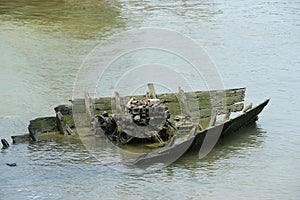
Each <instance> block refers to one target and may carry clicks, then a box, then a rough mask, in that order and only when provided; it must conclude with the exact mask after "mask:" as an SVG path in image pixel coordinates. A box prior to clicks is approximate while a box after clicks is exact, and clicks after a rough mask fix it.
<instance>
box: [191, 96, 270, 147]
mask: <svg viewBox="0 0 300 200" xmlns="http://www.w3.org/2000/svg"><path fill="white" fill-rule="evenodd" d="M269 101H270V99H267V100H265V101H264V102H262V103H261V104H259V105H257V106H256V107H254V108H252V109H250V110H249V111H247V112H244V113H242V114H241V115H239V116H237V117H235V118H232V119H230V120H228V121H226V122H224V123H223V124H220V125H217V126H213V127H210V128H207V129H205V130H203V131H201V132H198V133H196V136H195V138H194V141H193V143H192V144H191V146H190V148H189V149H188V151H199V150H200V147H201V145H202V143H203V141H204V138H205V136H206V134H207V133H208V131H212V132H213V131H214V129H217V128H219V127H220V126H222V125H223V128H222V132H221V134H220V136H225V135H228V134H230V133H233V132H236V131H238V130H240V129H241V128H244V127H246V126H248V125H250V124H252V123H253V122H255V121H256V120H257V119H258V115H259V114H260V113H261V112H262V110H263V109H264V107H265V106H266V105H267V104H268V103H269Z"/></svg>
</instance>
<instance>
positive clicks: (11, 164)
mask: <svg viewBox="0 0 300 200" xmlns="http://www.w3.org/2000/svg"><path fill="white" fill-rule="evenodd" d="M6 165H8V166H10V167H15V166H17V163H6Z"/></svg>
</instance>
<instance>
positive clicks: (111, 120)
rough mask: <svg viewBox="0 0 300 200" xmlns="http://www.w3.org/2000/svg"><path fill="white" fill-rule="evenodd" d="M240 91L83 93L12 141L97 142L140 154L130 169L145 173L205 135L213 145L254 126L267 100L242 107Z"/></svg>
mask: <svg viewBox="0 0 300 200" xmlns="http://www.w3.org/2000/svg"><path fill="white" fill-rule="evenodd" d="M245 91H246V89H245V88H234V89H226V90H222V91H221V90H210V91H196V92H184V91H183V90H182V89H181V88H180V87H179V91H178V93H165V94H156V92H155V89H154V85H153V84H152V83H149V84H148V92H147V93H146V94H145V95H136V96H124V97H121V96H120V95H119V93H118V92H117V91H116V92H115V96H114V97H101V98H91V97H90V95H89V94H88V93H86V94H85V98H82V99H74V100H72V101H71V104H69V105H59V106H57V107H56V108H55V109H54V110H55V114H56V115H55V116H53V117H44V118H37V119H34V120H32V121H30V124H29V126H28V130H29V134H27V135H23V136H13V137H12V138H13V141H14V142H15V143H17V142H19V141H24V139H25V140H28V139H29V140H32V141H37V140H41V139H43V138H48V137H51V136H53V135H64V136H66V135H68V136H69V135H71V136H74V137H77V136H78V135H79V136H83V135H93V136H102V137H105V138H107V139H108V140H109V141H110V142H111V143H113V144H115V145H116V146H118V147H120V148H126V147H128V146H133V147H136V148H140V149H143V150H145V151H142V152H143V153H142V154H141V155H140V156H139V157H138V159H136V160H135V161H134V164H135V165H137V166H141V167H147V166H149V165H150V162H151V163H153V162H155V161H157V162H160V161H161V160H162V159H163V160H164V162H168V160H170V162H171V160H175V159H178V158H179V157H180V156H181V155H182V154H183V153H184V152H187V151H190V150H193V149H196V150H199V149H200V148H201V146H202V145H203V141H204V138H205V136H206V135H215V137H216V140H218V139H219V138H220V136H224V135H226V134H229V133H232V132H235V131H237V130H239V129H241V128H243V127H246V126H247V125H249V124H251V123H253V122H255V121H256V120H257V119H258V115H259V114H260V113H261V111H262V110H263V109H264V107H265V106H266V105H267V104H268V102H269V99H266V100H264V101H263V102H262V103H260V104H258V105H256V106H253V105H252V103H251V104H250V105H248V106H245V105H244V99H245ZM231 116H232V117H231ZM45 136H47V137H45ZM147 149H151V150H152V151H151V152H152V153H149V151H147ZM153 149H154V151H153ZM145 152H146V153H145ZM153 152H155V153H153ZM179 152H183V153H179Z"/></svg>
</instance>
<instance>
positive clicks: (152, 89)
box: [148, 83, 157, 99]
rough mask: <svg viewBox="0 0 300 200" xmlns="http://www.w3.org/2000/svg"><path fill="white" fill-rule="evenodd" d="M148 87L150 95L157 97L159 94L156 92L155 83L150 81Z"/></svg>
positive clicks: (153, 97)
mask: <svg viewBox="0 0 300 200" xmlns="http://www.w3.org/2000/svg"><path fill="white" fill-rule="evenodd" d="M148 89H149V97H150V98H152V99H156V98H157V95H156V93H155V89H154V85H153V83H148Z"/></svg>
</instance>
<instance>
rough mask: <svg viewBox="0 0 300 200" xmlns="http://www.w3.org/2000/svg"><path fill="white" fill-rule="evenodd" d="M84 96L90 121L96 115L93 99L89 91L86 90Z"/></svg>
mask: <svg viewBox="0 0 300 200" xmlns="http://www.w3.org/2000/svg"><path fill="white" fill-rule="evenodd" d="M84 97H85V98H84V103H85V111H86V114H87V117H88V121H90V120H91V119H92V117H94V115H95V113H94V106H93V101H92V98H91V96H90V94H89V93H88V92H85V94H84Z"/></svg>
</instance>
